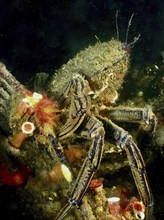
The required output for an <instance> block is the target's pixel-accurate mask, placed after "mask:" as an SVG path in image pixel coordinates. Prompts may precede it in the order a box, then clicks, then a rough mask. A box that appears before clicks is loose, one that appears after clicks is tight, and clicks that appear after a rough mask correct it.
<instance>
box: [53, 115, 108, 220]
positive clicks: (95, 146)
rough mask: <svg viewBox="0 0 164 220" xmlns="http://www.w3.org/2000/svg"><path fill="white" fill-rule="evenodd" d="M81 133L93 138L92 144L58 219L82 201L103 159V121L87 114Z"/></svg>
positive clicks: (83, 135) (82, 135) (87, 137)
mask: <svg viewBox="0 0 164 220" xmlns="http://www.w3.org/2000/svg"><path fill="white" fill-rule="evenodd" d="M79 135H80V136H81V137H84V138H86V139H89V140H92V145H91V147H90V149H89V152H88V154H87V156H86V159H85V161H84V163H83V165H82V167H81V169H80V171H79V174H78V177H77V179H76V182H75V184H74V187H73V190H72V192H71V196H70V199H69V201H68V203H67V205H66V206H65V207H64V208H63V209H62V210H61V212H60V213H59V215H58V216H57V218H56V220H61V219H63V218H64V216H66V214H67V213H68V211H69V210H70V209H71V208H72V207H74V206H76V205H78V204H79V203H80V202H81V199H82V198H83V196H84V194H85V192H86V190H87V188H88V185H89V183H90V181H91V179H92V176H93V175H94V173H95V171H96V170H97V169H98V166H99V164H100V161H101V157H102V152H103V146H104V129H103V126H102V123H101V122H100V121H98V120H97V119H95V118H92V117H90V116H87V115H86V116H85V120H84V122H83V123H82V124H81V126H80V133H79Z"/></svg>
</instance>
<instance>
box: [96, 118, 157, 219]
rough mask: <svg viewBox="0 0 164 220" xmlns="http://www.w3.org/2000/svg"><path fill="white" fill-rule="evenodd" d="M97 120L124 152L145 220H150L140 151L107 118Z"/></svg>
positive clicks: (148, 192)
mask: <svg viewBox="0 0 164 220" xmlns="http://www.w3.org/2000/svg"><path fill="white" fill-rule="evenodd" d="M99 118H100V119H101V121H102V122H103V123H104V126H105V128H106V129H107V130H108V131H109V133H110V135H111V136H113V138H114V140H115V141H116V143H117V145H118V147H120V148H122V149H124V150H125V151H126V154H127V157H128V160H129V165H130V167H131V171H132V174H133V177H134V180H135V183H136V186H137V189H138V192H139V195H140V198H141V200H142V202H143V203H144V205H145V207H146V218H145V219H149V220H150V219H151V217H150V215H151V212H152V207H153V196H152V192H151V189H150V186H149V181H148V177H147V173H146V168H145V164H144V161H143V158H142V155H141V153H140V150H139V148H138V147H137V145H136V144H135V142H134V141H133V140H132V137H131V136H130V135H129V134H128V132H126V131H125V130H124V129H122V128H120V127H119V126H117V125H116V124H114V123H113V122H112V121H111V120H109V119H107V118H102V117H99ZM106 129H105V130H106ZM106 133H107V132H106Z"/></svg>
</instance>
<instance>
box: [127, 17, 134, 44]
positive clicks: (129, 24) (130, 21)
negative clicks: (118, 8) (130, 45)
mask: <svg viewBox="0 0 164 220" xmlns="http://www.w3.org/2000/svg"><path fill="white" fill-rule="evenodd" d="M133 16H134V14H132V15H131V17H130V20H129V22H128V27H127V31H126V38H125V44H127V40H128V34H129V28H130V26H131V23H132V19H133Z"/></svg>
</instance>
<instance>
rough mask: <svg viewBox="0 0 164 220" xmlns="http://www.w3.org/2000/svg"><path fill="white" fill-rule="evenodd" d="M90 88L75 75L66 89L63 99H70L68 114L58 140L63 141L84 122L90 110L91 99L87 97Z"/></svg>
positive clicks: (81, 78)
mask: <svg viewBox="0 0 164 220" xmlns="http://www.w3.org/2000/svg"><path fill="white" fill-rule="evenodd" d="M89 92H90V87H89V85H88V82H87V81H86V80H84V79H83V77H82V76H80V75H78V74H77V75H76V76H75V77H74V78H73V79H72V80H71V82H70V83H69V85H68V87H67V88H66V90H65V92H64V94H63V96H64V97H65V99H67V98H69V96H70V97H72V98H71V106H70V114H69V118H68V121H67V123H66V124H65V125H64V127H63V128H62V130H61V131H60V134H59V135H58V138H59V139H64V138H66V137H68V136H70V134H72V133H73V132H74V131H75V130H76V129H77V128H78V127H79V125H80V124H81V122H82V121H83V120H84V117H85V114H86V113H87V111H88V110H89V109H90V105H91V99H90V96H89Z"/></svg>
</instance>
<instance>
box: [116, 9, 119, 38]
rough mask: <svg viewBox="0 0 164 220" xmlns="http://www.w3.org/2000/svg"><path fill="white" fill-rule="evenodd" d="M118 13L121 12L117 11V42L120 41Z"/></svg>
mask: <svg viewBox="0 0 164 220" xmlns="http://www.w3.org/2000/svg"><path fill="white" fill-rule="evenodd" d="M118 13H119V11H116V33H117V40H118V41H119V38H120V36H119V29H118Z"/></svg>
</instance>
